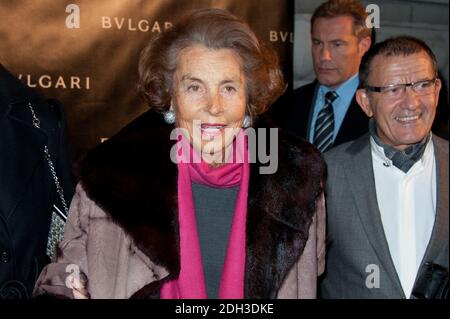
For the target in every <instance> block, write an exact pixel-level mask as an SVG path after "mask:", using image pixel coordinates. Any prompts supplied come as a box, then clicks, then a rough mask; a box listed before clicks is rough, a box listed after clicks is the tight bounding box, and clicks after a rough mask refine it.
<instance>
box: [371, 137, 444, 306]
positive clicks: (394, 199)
mask: <svg viewBox="0 0 450 319" xmlns="http://www.w3.org/2000/svg"><path fill="white" fill-rule="evenodd" d="M371 145H372V163H373V169H374V175H375V187H376V194H377V200H378V207H379V209H380V213H381V220H382V223H383V228H384V233H385V235H386V240H387V242H388V246H389V251H390V254H391V257H392V260H393V262H394V265H395V268H396V270H397V274H398V277H399V279H400V282H401V284H402V287H403V291H404V293H405V295H406V297H407V298H408V297H409V296H410V295H411V292H412V288H413V286H414V282H415V279H416V276H417V272H418V270H419V267H420V265H421V263H422V259H423V257H424V255H425V251H426V248H427V246H428V242H429V241H430V237H431V233H432V230H433V226H434V221H435V216H436V160H435V156H434V147H433V142H432V138H430V139H429V141H428V143H427V145H426V147H425V152H424V154H423V156H422V158H421V159H420V160H418V161H417V162H416V163H415V164H414V165H413V166H412V167H411V169H410V170H409V171H408V172H407V173H404V172H403V171H402V170H400V169H398V168H397V167H395V166H394V165H392V162H391V160H389V159H388V158H387V157H386V156H385V154H384V150H383V148H382V147H381V146H379V145H377V144H376V142H375V141H374V140H373V139H372V138H371Z"/></svg>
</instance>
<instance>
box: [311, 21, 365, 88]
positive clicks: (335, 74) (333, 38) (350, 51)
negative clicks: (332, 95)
mask: <svg viewBox="0 0 450 319" xmlns="http://www.w3.org/2000/svg"><path fill="white" fill-rule="evenodd" d="M311 39H312V58H313V64H314V72H315V73H316V77H317V80H318V81H319V83H320V84H323V85H326V86H328V87H331V88H333V89H335V88H337V87H339V86H340V85H341V84H342V83H344V82H345V81H347V80H348V79H349V78H351V77H352V76H353V75H355V74H356V73H358V69H359V64H360V63H361V58H362V56H363V55H364V53H365V52H366V51H367V50H368V49H369V47H370V43H371V40H370V38H369V37H366V38H363V39H361V40H359V39H358V38H357V37H356V35H355V34H354V30H353V19H352V18H351V17H349V16H340V17H335V18H317V19H316V20H315V21H314V24H313V26H312V30H311Z"/></svg>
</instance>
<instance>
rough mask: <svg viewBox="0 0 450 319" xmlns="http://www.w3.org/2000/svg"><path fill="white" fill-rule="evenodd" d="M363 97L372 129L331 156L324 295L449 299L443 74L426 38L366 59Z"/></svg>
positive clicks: (384, 47)
mask: <svg viewBox="0 0 450 319" xmlns="http://www.w3.org/2000/svg"><path fill="white" fill-rule="evenodd" d="M359 77H360V81H361V82H360V88H359V89H358V91H357V92H356V99H357V101H358V104H359V105H360V106H361V108H362V110H363V111H364V113H366V114H367V116H369V117H371V120H370V121H369V133H368V134H366V135H364V136H362V137H360V138H358V139H356V140H354V141H352V142H348V143H345V144H343V145H340V146H338V147H336V148H334V149H333V150H331V151H330V152H328V153H326V154H325V158H326V161H327V164H328V170H329V178H328V184H327V215H328V239H329V242H330V243H329V247H328V251H327V256H328V259H327V270H326V275H325V277H324V279H323V280H322V282H321V285H320V296H321V297H322V298H444V297H445V296H446V291H447V290H448V226H449V219H448V215H449V206H448V195H449V190H448V179H449V176H448V175H449V174H448V169H449V167H448V166H449V165H448V164H449V163H448V142H447V141H445V140H443V139H441V138H439V137H437V136H435V135H432V134H431V126H432V124H433V120H434V118H435V114H436V107H437V104H438V97H439V91H440V89H441V81H440V80H439V79H438V78H437V63H436V58H435V56H434V54H433V52H432V51H431V50H430V48H429V47H428V46H427V45H426V44H425V43H424V42H422V41H421V40H418V39H415V38H411V37H397V38H391V39H388V40H385V41H383V42H381V43H379V44H377V45H375V46H374V47H373V48H372V49H371V50H369V52H368V53H367V55H366V56H365V57H364V58H363V60H362V63H361V67H360V72H359Z"/></svg>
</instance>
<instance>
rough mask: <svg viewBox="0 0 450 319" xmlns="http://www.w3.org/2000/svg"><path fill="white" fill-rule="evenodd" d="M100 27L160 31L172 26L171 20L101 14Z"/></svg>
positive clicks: (133, 30)
mask: <svg viewBox="0 0 450 319" xmlns="http://www.w3.org/2000/svg"><path fill="white" fill-rule="evenodd" d="M101 23H102V29H115V30H126V31H132V32H136V31H140V32H152V33H154V32H158V33H160V32H162V31H164V30H165V29H169V28H171V27H172V25H173V24H172V22H169V21H150V20H146V19H140V20H138V19H133V18H124V17H109V16H103V17H102V18H101Z"/></svg>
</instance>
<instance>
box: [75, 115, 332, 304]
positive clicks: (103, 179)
mask: <svg viewBox="0 0 450 319" xmlns="http://www.w3.org/2000/svg"><path fill="white" fill-rule="evenodd" d="M172 129H173V126H169V125H167V124H165V123H164V122H163V120H162V116H161V115H159V114H156V113H154V112H151V111H150V112H147V113H145V114H143V115H142V116H141V117H139V118H138V119H137V120H135V121H133V122H132V123H131V124H130V125H129V126H127V127H126V128H124V129H123V130H122V131H121V132H119V133H118V134H117V135H116V136H115V137H113V138H111V139H109V140H107V141H106V142H105V143H103V144H100V145H99V146H98V147H96V148H95V149H93V150H92V151H91V152H89V153H88V154H87V156H86V158H85V159H84V160H83V162H82V163H81V165H80V166H79V177H80V181H81V183H82V185H83V188H84V189H85V191H86V193H87V194H88V196H89V197H90V198H91V199H92V200H94V201H95V202H96V203H97V204H98V205H99V206H100V207H102V208H103V209H104V210H105V212H106V213H107V214H108V215H110V216H111V218H112V219H113V220H114V221H115V222H116V223H118V224H119V225H120V226H121V227H122V228H123V229H124V230H125V231H126V232H127V233H128V234H129V235H130V236H131V238H132V239H133V242H134V244H135V245H136V246H137V248H139V249H140V250H141V251H142V252H143V253H145V254H146V255H147V256H148V257H149V258H150V259H151V260H152V262H155V263H157V264H159V265H161V266H163V267H164V268H166V269H167V270H168V272H169V276H168V277H166V278H164V279H163V280H161V281H160V282H158V283H157V284H156V283H154V284H150V285H148V286H146V287H144V288H143V289H141V290H142V291H138V292H137V295H136V296H138V295H139V296H149V295H154V291H155V290H158V289H159V288H160V287H161V285H162V282H163V281H165V280H170V279H173V278H177V277H178V274H179V271H180V257H179V256H180V254H179V229H178V228H179V225H178V217H177V214H178V209H177V167H176V165H175V164H173V163H172V161H171V160H170V150H171V148H172V146H173V145H174V141H171V143H168V142H167V141H168V140H169V136H170V132H171V130H172ZM279 137H280V138H279V141H280V143H279V148H278V154H279V161H278V162H279V168H278V171H277V172H276V173H275V174H272V175H261V174H259V171H258V169H259V164H256V163H255V164H251V174H250V183H249V184H250V185H249V200H248V201H249V204H248V205H249V206H248V211H247V226H246V232H247V234H246V237H247V249H246V251H247V254H246V271H245V279H244V280H245V282H244V287H245V288H244V290H245V291H244V295H245V296H246V297H248V298H275V297H276V293H277V291H278V288H279V287H280V286H281V284H282V281H283V279H284V278H285V276H286V275H287V273H288V271H289V269H290V268H291V267H292V266H293V265H294V263H295V262H296V261H297V259H298V258H299V256H300V255H301V253H302V251H303V248H304V246H305V244H306V241H307V239H308V230H309V225H310V223H311V221H312V216H313V214H314V210H315V207H314V204H315V199H316V198H317V196H318V195H319V194H320V192H321V187H320V181H321V180H323V177H324V176H323V174H324V162H323V159H322V157H321V156H320V154H319V153H318V152H317V151H316V149H315V148H314V147H313V146H311V145H310V144H309V143H306V142H302V141H299V140H298V139H296V138H294V137H290V136H284V135H283V134H282V133H281V132H280V136H279ZM269 140H270V139H269ZM298 163H301V166H300V164H298ZM144 290H147V291H144Z"/></svg>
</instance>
